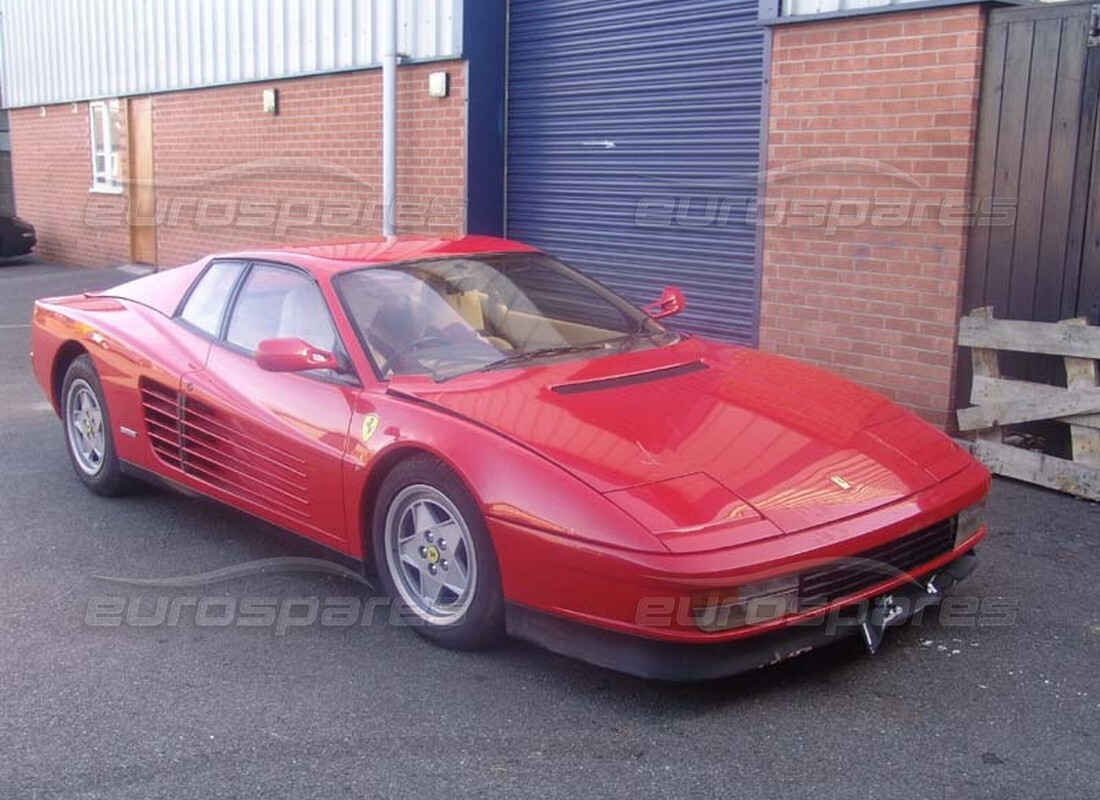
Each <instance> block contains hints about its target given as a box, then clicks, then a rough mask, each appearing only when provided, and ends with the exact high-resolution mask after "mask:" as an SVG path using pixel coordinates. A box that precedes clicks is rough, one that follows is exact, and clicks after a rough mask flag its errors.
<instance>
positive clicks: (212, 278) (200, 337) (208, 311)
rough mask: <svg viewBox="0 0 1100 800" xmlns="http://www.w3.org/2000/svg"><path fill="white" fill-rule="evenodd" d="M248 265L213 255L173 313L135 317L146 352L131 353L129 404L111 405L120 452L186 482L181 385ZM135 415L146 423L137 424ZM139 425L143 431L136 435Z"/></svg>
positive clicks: (203, 353) (202, 356) (197, 365)
mask: <svg viewBox="0 0 1100 800" xmlns="http://www.w3.org/2000/svg"><path fill="white" fill-rule="evenodd" d="M247 267H248V264H247V262H244V261H239V260H232V259H227V260H214V261H211V262H210V263H209V264H207V265H206V267H205V268H204V269H203V271H202V273H201V274H200V275H199V276H198V278H197V279H196V280H195V282H194V284H192V286H191V288H190V290H189V291H188V292H187V294H186V295H185V296H184V298H183V301H182V302H181V303H180V307H179V309H178V310H177V312H176V313H175V314H174V315H173V316H172V318H171V319H164V318H163V317H161V315H160V314H157V313H155V312H152V311H150V312H149V313H148V314H146V315H144V319H145V320H146V324H145V325H143V324H142V319H143V317H141V316H139V317H138V318H137V319H135V320H134V322H133V325H134V327H133V329H132V330H131V331H130V333H132V334H133V335H134V336H135V337H136V338H137V340H138V341H141V342H143V343H144V345H145V348H146V349H145V352H146V354H147V357H145V358H137V359H134V363H135V366H136V371H137V373H138V376H139V377H138V381H137V388H138V394H136V395H135V394H132V392H131V393H127V395H124V396H123V397H124V398H126V401H127V402H132V403H133V407H132V408H126V407H125V405H120V404H118V403H116V404H115V405H114V406H113V407H112V409H111V413H112V415H113V416H114V417H115V418H116V420H117V421H118V422H119V424H120V425H121V427H120V429H119V430H120V433H121V434H122V435H121V436H119V437H117V439H116V442H117V447H118V455H119V458H121V459H123V460H124V461H127V462H129V463H132V464H136V465H138V466H141V467H145V468H148V469H149V470H150V471H152V472H154V473H156V474H163V475H165V477H168V478H170V479H171V480H174V481H177V482H180V483H184V484H190V481H189V480H188V479H187V477H188V476H187V475H186V473H185V471H184V464H183V461H182V458H181V455H182V453H183V448H182V443H181V418H180V413H181V405H180V391H181V389H182V386H183V380H184V378H185V377H186V376H187V375H189V374H191V373H194V372H197V371H199V370H202V369H204V368H205V366H206V359H207V357H208V356H209V355H210V348H211V347H212V346H213V342H214V341H215V340H216V339H217V338H218V335H219V333H220V331H221V329H222V323H223V322H224V320H225V315H226V311H227V310H228V306H229V299H230V298H231V297H232V296H233V290H234V288H235V287H236V286H237V284H238V282H239V280H240V278H241V277H242V275H243V274H244V272H245V270H246V269H247ZM131 397H132V398H133V400H132V401H131V400H130V399H129V398H131ZM139 418H140V419H142V421H143V423H144V425H139V424H137V420H138V419H139ZM139 429H144V432H145V434H146V435H145V437H140V436H138V435H137V433H136V432H137V431H138V430H139ZM202 488H205V487H202Z"/></svg>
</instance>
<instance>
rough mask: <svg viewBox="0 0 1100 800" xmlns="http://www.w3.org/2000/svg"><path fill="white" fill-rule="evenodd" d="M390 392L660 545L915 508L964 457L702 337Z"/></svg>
mask: <svg viewBox="0 0 1100 800" xmlns="http://www.w3.org/2000/svg"><path fill="white" fill-rule="evenodd" d="M390 391H391V392H393V393H397V394H403V395H406V396H410V397H414V398H416V399H417V400H418V401H420V402H425V403H429V404H431V405H434V406H437V407H439V408H442V409H445V410H446V411H448V412H450V413H452V414H456V415H460V416H462V417H464V418H467V419H469V420H472V421H475V422H477V423H478V424H480V425H482V426H485V427H488V428H491V429H492V430H494V431H496V432H498V433H500V434H501V435H504V436H506V437H508V438H510V439H513V440H515V441H517V442H519V443H521V444H523V445H525V446H527V447H529V448H530V449H532V450H535V451H537V452H538V453H540V454H542V455H543V456H544V457H546V458H548V459H550V460H552V461H554V462H556V463H557V464H559V465H560V466H561V467H563V468H564V469H566V470H568V471H569V472H571V473H572V474H574V475H575V476H576V477H577V478H579V479H580V480H582V481H584V482H585V483H587V484H588V485H589V486H591V487H592V488H593V489H595V490H596V491H598V492H601V493H603V494H605V495H607V496H608V497H609V498H610V499H612V500H613V501H615V502H616V503H617V504H618V505H620V507H622V508H623V509H624V510H626V511H628V512H629V513H631V514H632V515H633V516H635V518H637V519H638V520H639V521H641V522H643V523H644V524H646V525H647V526H648V527H649V528H650V529H651V530H653V531H654V533H658V534H662V533H669V532H683V531H699V530H705V529H707V528H708V527H713V526H714V525H720V524H722V523H723V522H724V521H725V522H730V521H731V520H735V519H748V520H749V521H752V522H756V523H759V522H760V520H761V518H763V520H765V521H766V523H767V524H755V525H753V526H751V528H752V531H753V532H752V533H751V534H748V538H763V537H765V536H768V535H772V534H774V533H776V532H777V531H778V532H788V533H792V532H795V531H800V530H805V529H807V528H811V527H814V526H817V525H822V524H825V523H828V522H832V521H835V520H838V519H842V518H844V517H848V516H852V515H855V514H860V513H863V512H866V511H869V510H871V509H874V508H877V507H880V506H882V505H885V504H888V503H893V502H896V501H898V500H900V499H902V498H905V497H908V496H910V495H912V494H914V493H916V492H919V491H921V490H922V489H925V488H927V487H928V486H930V485H932V484H933V483H935V482H936V481H937V480H939V479H942V478H943V477H946V476H947V475H948V474H953V472H957V471H958V470H960V469H962V468H963V467H964V466H965V458H966V457H965V455H964V454H963V453H962V451H961V449H960V448H958V447H957V446H955V445H954V444H953V443H952V442H951V440H950V439H948V438H947V437H946V436H944V435H943V434H942V433H940V432H939V431H936V430H935V429H933V428H932V427H931V426H929V425H926V424H925V423H923V422H921V421H920V420H918V419H917V418H916V417H915V416H913V415H912V414H909V413H908V412H905V411H903V410H902V409H900V408H899V407H897V406H895V405H893V404H892V403H890V402H889V401H887V400H886V399H884V398H882V397H880V396H878V395H876V394H874V393H873V392H870V391H867V390H866V389H863V388H861V387H859V386H857V385H855V384H853V383H850V382H848V381H846V380H843V379H841V378H839V377H836V376H834V375H831V374H829V373H827V372H824V371H822V370H819V369H816V368H813V367H810V366H807V365H804V364H800V363H797V362H794V361H789V360H787V359H782V358H779V357H776V356H771V355H767V354H763V353H760V352H758V351H754V350H749V349H745V348H738V347H732V346H726V345H718V344H714V343H709V342H706V341H703V340H697V339H686V340H684V341H682V342H680V343H679V344H676V345H673V346H669V347H663V348H656V349H651V350H645V351H638V352H634V353H628V354H622V355H615V356H606V357H602V358H597V359H587V360H581V361H568V362H563V363H557V364H551V365H548V366H540V367H529V368H525V369H509V370H500V371H493V372H487V373H481V374H476V375H469V376H464V377H462V378H457V379H454V380H452V381H449V382H445V383H436V382H434V381H432V380H431V379H428V378H423V377H420V376H417V377H401V378H397V379H395V380H394V381H393V382H392V383H391V387H390ZM741 538H742V539H744V538H745V537H744V536H742V537H741Z"/></svg>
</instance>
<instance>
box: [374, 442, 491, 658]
mask: <svg viewBox="0 0 1100 800" xmlns="http://www.w3.org/2000/svg"><path fill="white" fill-rule="evenodd" d="M371 530H372V536H371V549H372V554H373V556H374V564H375V566H376V567H377V572H378V576H379V579H380V580H381V581H382V584H383V586H384V587H385V589H386V591H387V593H388V594H389V596H390V597H391V598H393V600H394V602H395V603H399V604H400V605H401V610H402V618H403V619H406V620H408V621H410V622H411V623H412V625H413V627H414V628H415V630H416V631H417V633H419V634H420V635H421V636H423V637H425V638H426V639H429V640H431V641H432V642H435V643H436V644H439V645H442V646H444V647H448V648H452V649H456V650H476V649H482V648H485V647H489V646H492V645H494V644H497V643H498V642H499V641H500V640H501V639H502V638H503V635H504V593H503V591H502V589H501V581H500V568H499V566H498V564H497V558H496V552H495V551H494V549H493V543H492V540H491V539H490V537H489V530H488V528H487V527H486V525H485V519H484V517H482V515H481V511H480V510H479V508H478V505H477V502H476V501H475V500H474V498H473V496H472V495H471V494H470V492H469V490H468V489H467V488H466V487H465V485H464V484H463V483H462V481H461V480H460V479H459V478H458V476H457V475H455V474H454V473H453V472H452V471H451V470H450V469H449V468H448V467H447V466H446V465H445V464H443V462H441V461H439V460H438V459H436V458H433V457H431V456H427V455H424V456H414V457H412V458H409V459H407V460H405V461H402V462H401V463H400V464H398V465H397V466H396V467H394V469H393V470H392V471H391V472H390V473H389V474H388V475H387V476H386V477H385V479H384V480H383V482H382V486H381V488H380V490H379V493H378V499H377V502H376V503H375V507H374V515H373V525H372V528H371Z"/></svg>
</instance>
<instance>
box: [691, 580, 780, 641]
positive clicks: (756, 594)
mask: <svg viewBox="0 0 1100 800" xmlns="http://www.w3.org/2000/svg"><path fill="white" fill-rule="evenodd" d="M691 608H692V615H693V617H694V619H695V624H696V626H697V627H698V628H699V630H701V631H705V632H707V633H717V632H718V631H727V630H731V629H733V628H743V627H746V626H748V625H759V624H761V623H763V622H771V621H772V620H775V619H779V618H780V617H785V616H787V615H788V614H794V613H796V612H797V611H798V576H797V575H788V576H785V577H782V578H775V579H772V580H768V581H761V582H759V583H749V584H745V585H743V586H738V587H736V588H734V589H723V590H718V591H708V592H699V593H697V594H695V595H693V596H692V598H691Z"/></svg>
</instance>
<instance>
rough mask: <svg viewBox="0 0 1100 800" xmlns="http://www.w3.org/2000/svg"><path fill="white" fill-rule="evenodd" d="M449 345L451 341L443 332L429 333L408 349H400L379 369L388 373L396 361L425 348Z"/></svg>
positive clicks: (407, 347) (434, 331)
mask: <svg viewBox="0 0 1100 800" xmlns="http://www.w3.org/2000/svg"><path fill="white" fill-rule="evenodd" d="M449 344H451V340H450V339H449V338H447V336H446V334H444V333H442V332H441V331H436V330H432V331H428V332H427V333H425V334H424V335H423V336H421V337H420V338H418V339H417V340H416V341H414V342H413V343H412V344H410V345H408V346H406V347H403V348H402V349H400V350H398V351H397V352H396V353H394V354H393V355H392V356H390V357H389V358H387V359H386V360H385V362H383V363H382V364H380V365H379V368H380V369H381V370H382V372H388V371H389V368H390V364H392V363H393V362H395V361H400V360H401V359H403V358H404V357H405V356H408V355H412V354H413V353H416V352H418V351H420V350H423V349H424V348H425V347H432V346H433V345H434V346H441V345H442V346H446V345H449Z"/></svg>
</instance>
